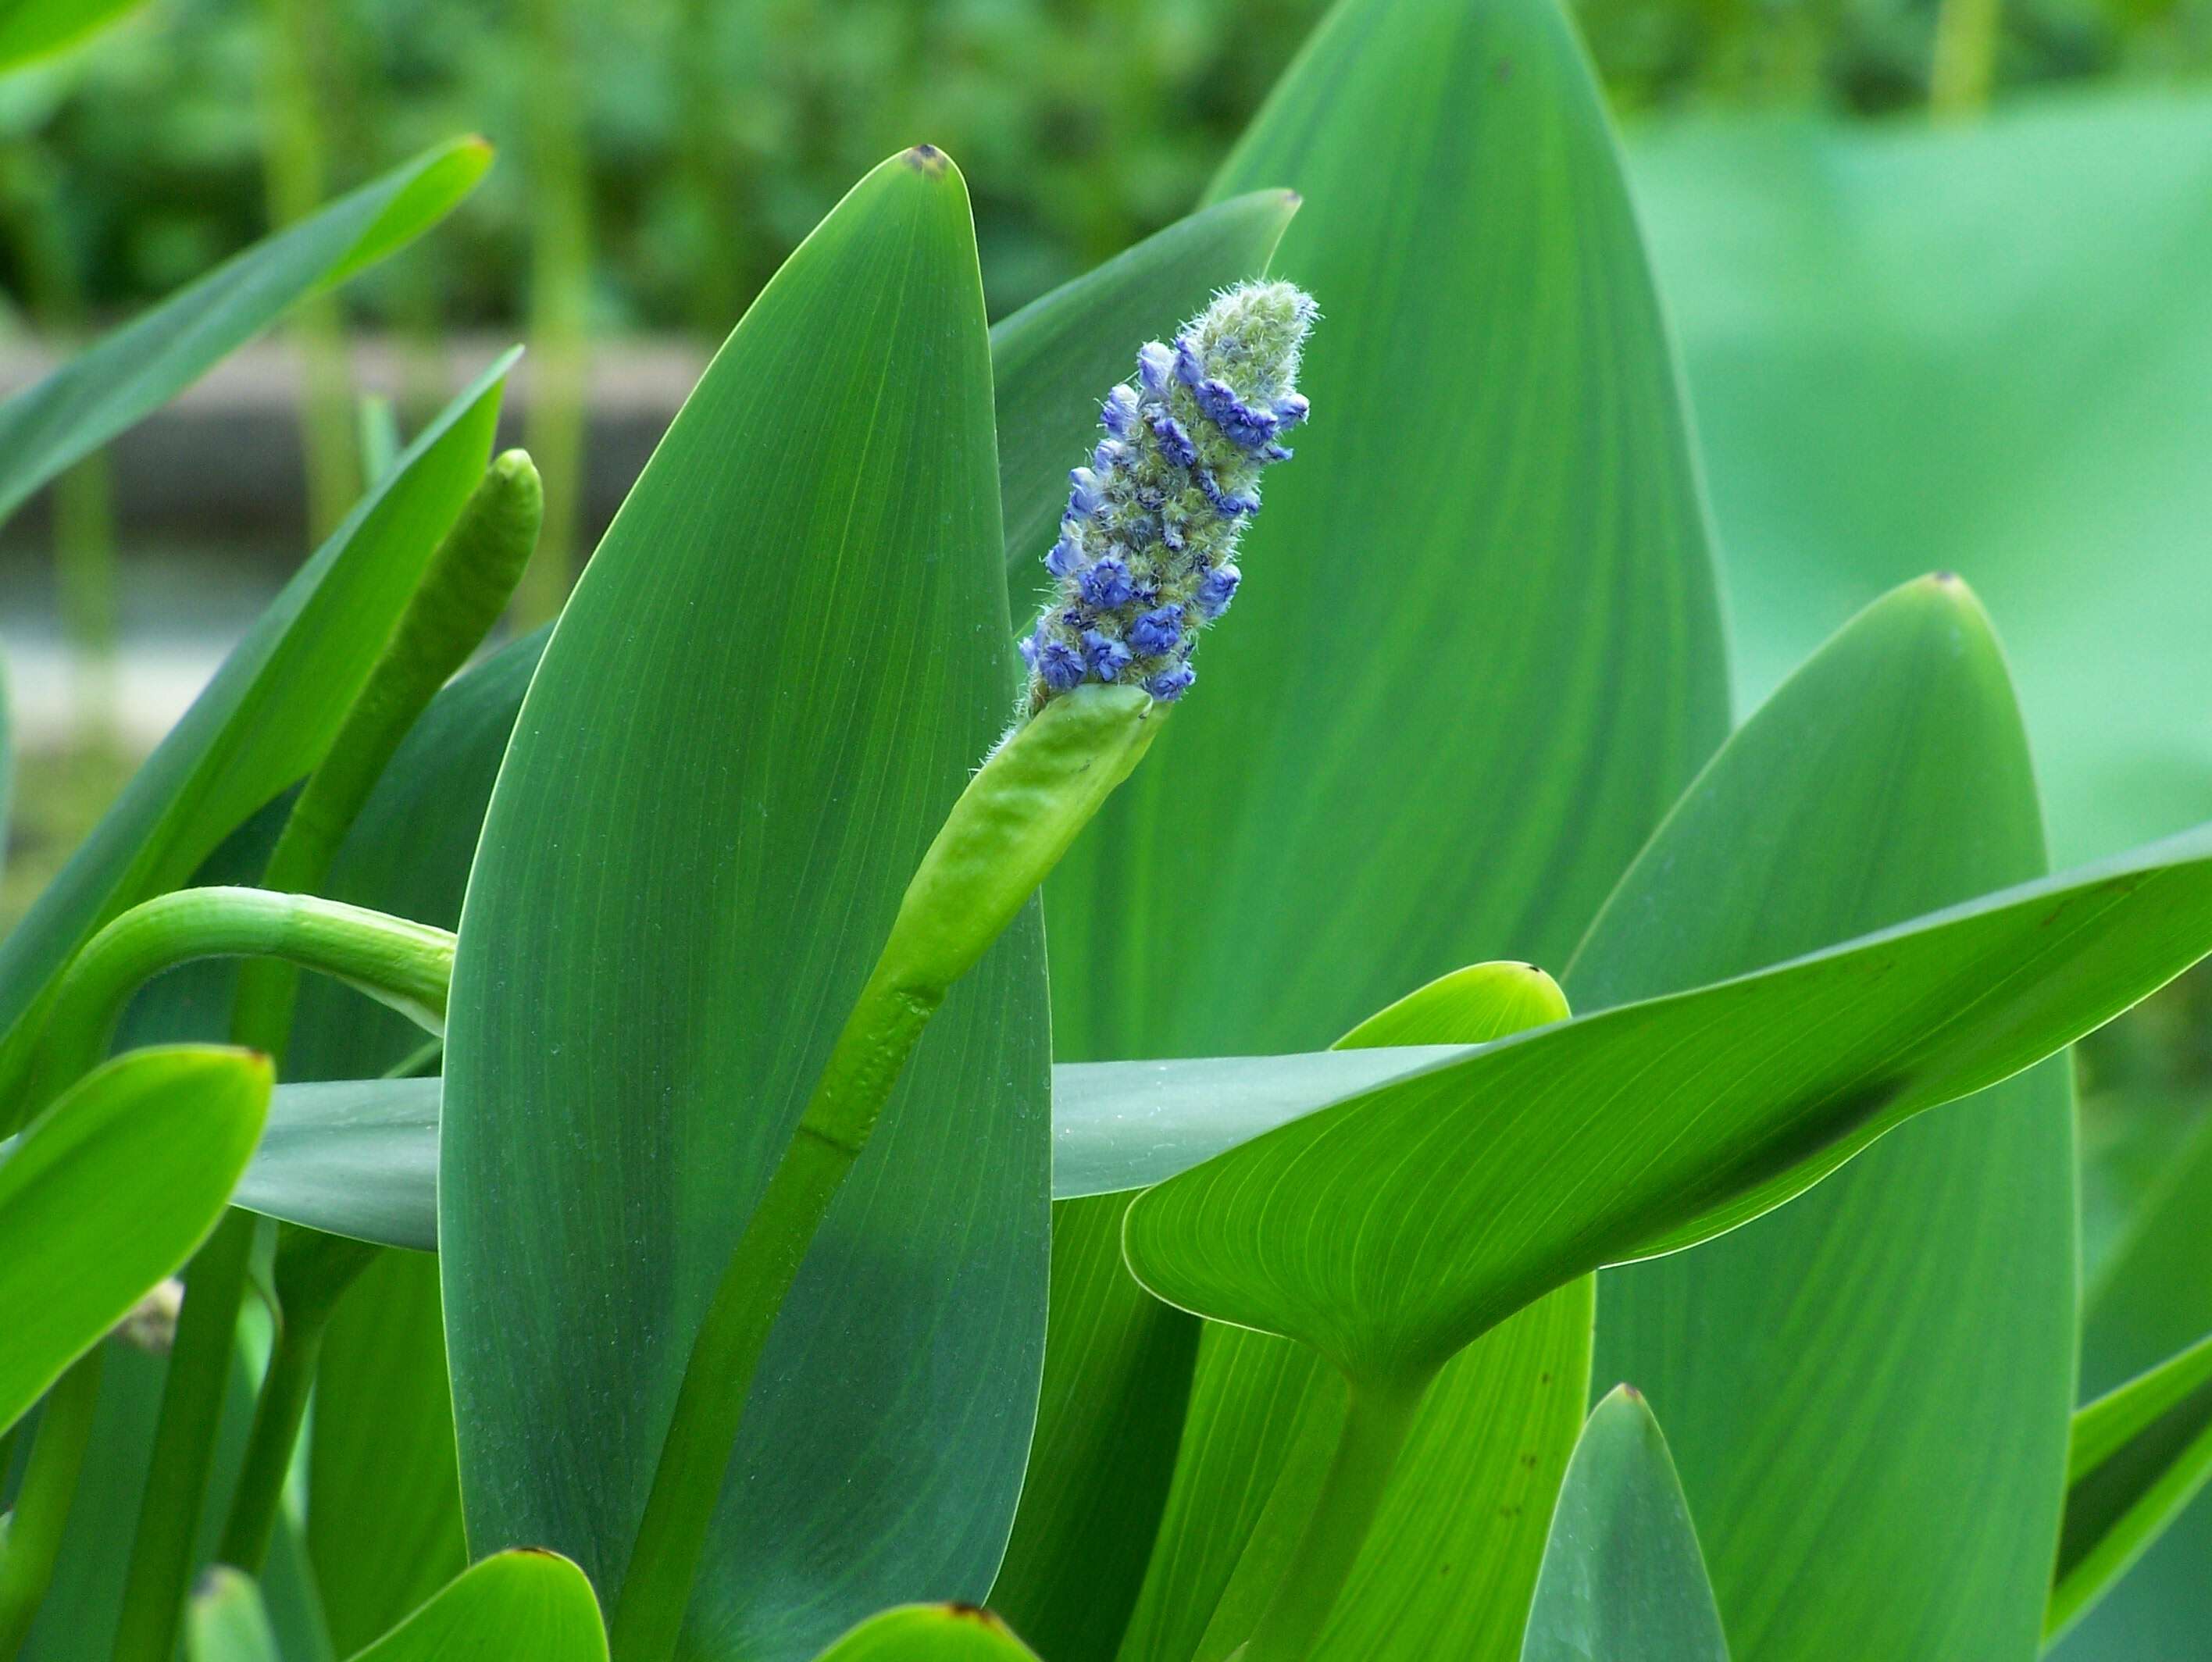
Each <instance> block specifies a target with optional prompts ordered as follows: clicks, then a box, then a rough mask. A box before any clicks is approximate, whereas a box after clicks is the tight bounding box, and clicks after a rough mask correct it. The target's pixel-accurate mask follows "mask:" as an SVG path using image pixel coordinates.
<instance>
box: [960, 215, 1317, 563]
mask: <svg viewBox="0 0 2212 1662" xmlns="http://www.w3.org/2000/svg"><path fill="white" fill-rule="evenodd" d="M1297 208H1298V202H1297V197H1295V196H1293V195H1292V194H1291V192H1290V191H1254V192H1252V193H1251V194H1250V195H1249V196H1243V197H1237V198H1236V199H1235V200H1234V201H1232V202H1224V203H1218V204H1216V205H1215V206H1213V207H1211V208H1206V209H1200V211H1199V212H1197V213H1195V214H1193V215H1190V217H1189V218H1188V219H1182V220H1178V221H1176V222H1175V223H1174V224H1173V225H1170V226H1169V227H1168V228H1167V229H1166V230H1164V231H1162V232H1160V233H1158V234H1157V235H1154V236H1150V237H1147V238H1146V239H1145V240H1144V241H1142V242H1140V243H1139V244H1138V245H1137V246H1135V247H1133V248H1131V249H1129V250H1128V251H1127V252H1125V253H1122V254H1120V255H1117V256H1116V257H1115V258H1113V259H1110V260H1109V261H1107V262H1106V264H1103V265H1102V266H1100V267H1098V268H1097V270H1094V271H1088V272H1085V274H1084V275H1083V276H1079V277H1078V278H1076V279H1075V281H1074V282H1067V283H1063V284H1061V285H1060V287H1059V288H1055V289H1054V290H1053V291H1052V292H1051V293H1050V294H1047V295H1045V296H1044V297H1043V298H1042V299H1040V300H1034V301H1032V302H1030V304H1029V305H1028V306H1024V307H1023V308H1022V309H1021V310H1020V311H1018V312H1015V313H1014V314H1013V316H1012V317H1010V318H1004V319H1002V320H1001V321H1000V323H999V324H998V325H996V326H994V328H993V329H992V331H991V373H992V376H993V378H994V379H995V381H996V382H997V385H998V395H997V406H998V422H999V486H1000V501H1001V509H1000V512H1001V513H1002V514H1003V516H1004V519H1005V522H1006V564H1007V567H1008V570H1009V572H1010V573H1011V574H1012V579H1013V586H1014V591H1015V593H1016V595H1017V596H1018V597H1027V596H1028V595H1029V593H1030V591H1031V590H1033V589H1037V588H1041V587H1042V585H1043V579H1042V578H1041V577H1040V578H1038V579H1037V581H1036V582H1035V583H1031V582H1030V581H1028V580H1027V579H1030V577H1032V576H1034V575H1036V573H1037V571H1038V569H1039V567H1037V563H1036V562H1037V561H1040V560H1042V558H1043V557H1044V551H1045V549H1046V548H1047V547H1048V546H1049V545H1050V543H1051V542H1052V538H1053V534H1054V533H1053V528H1054V525H1057V524H1058V523H1059V520H1060V513H1061V510H1062V509H1064V508H1065V507H1066V506H1067V470H1068V469H1069V468H1071V467H1073V466H1074V465H1075V464H1076V463H1077V462H1079V461H1080V460H1081V459H1082V458H1083V457H1084V456H1085V455H1086V454H1088V453H1089V452H1090V450H1091V446H1093V445H1095V444H1097V442H1098V406H1099V403H1100V401H1101V400H1103V398H1104V397H1105V396H1106V389H1107V388H1109V387H1110V386H1112V385H1114V384H1115V382H1116V381H1122V380H1127V379H1128V378H1129V376H1130V374H1131V373H1133V369H1134V366H1135V363H1136V357H1137V349H1138V347H1139V346H1141V345H1142V344H1143V343H1145V342H1146V341H1149V340H1156V339H1158V338H1159V337H1161V336H1163V335H1164V334H1165V333H1167V331H1170V330H1172V329H1173V328H1174V327H1175V326H1176V325H1177V324H1179V323H1181V322H1182V320H1183V319H1184V318H1188V317H1189V316H1191V315H1192V314H1193V313H1194V312H1197V311H1198V310H1199V309H1200V307H1202V306H1204V305H1205V304H1206V300H1208V299H1209V298H1210V297H1211V296H1212V294H1213V292H1214V291H1215V290H1216V289H1218V288H1227V287H1229V286H1230V285H1231V284H1232V283H1235V282H1240V281H1242V280H1243V279H1244V278H1247V277H1256V276H1260V275H1261V273H1262V272H1264V271H1265V270H1267V257H1268V256H1269V255H1270V254H1272V253H1273V252H1274V251H1275V245H1276V243H1277V242H1278V241H1279V240H1281V238H1282V234H1283V227H1285V226H1286V225H1288V224H1289V223H1290V222H1291V215H1292V214H1295V213H1296V212H1297Z"/></svg>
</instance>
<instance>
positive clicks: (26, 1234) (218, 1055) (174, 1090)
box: [0, 1046, 270, 1430]
mask: <svg viewBox="0 0 2212 1662" xmlns="http://www.w3.org/2000/svg"><path fill="white" fill-rule="evenodd" d="M269 1083H270V1081H269V1067H268V1065H267V1063H266V1062H264V1060H262V1059H261V1058H258V1057H255V1056H252V1055H250V1054H248V1053H247V1052H243V1051H228V1050H217V1049H215V1048H213V1047H211V1046H210V1047H205V1048H199V1047H194V1048H185V1047H178V1048H175V1049H170V1050H155V1051H138V1052H133V1053H132V1054H131V1055H129V1056H126V1057H124V1058H120V1059H118V1060H117V1061H114V1062H111V1063H109V1064H107V1065H106V1066H104V1067H101V1068H100V1069H98V1070H97V1071H94V1072H93V1073H91V1074H88V1075H87V1076H86V1077H85V1078H84V1079H82V1081H80V1082H79V1083H77V1084H76V1086H74V1087H72V1088H71V1089H70V1090H69V1091H67V1092H66V1093H64V1095H62V1097H61V1098H60V1099H59V1100H58V1101H56V1102H55V1103H54V1105H53V1106H52V1107H51V1108H50V1109H48V1110H47V1112H46V1113H44V1114H42V1115H41V1116H40V1118H39V1119H38V1120H37V1121H36V1122H35V1123H34V1124H33V1125H32V1126H31V1128H30V1130H29V1131H27V1133H26V1134H25V1135H24V1137H23V1138H22V1141H21V1143H19V1144H18V1145H17V1146H16V1148H15V1151H14V1152H13V1153H11V1154H10V1155H9V1156H8V1157H7V1160H6V1162H4V1163H0V1333H5V1334H6V1335H7V1336H8V1337H7V1342H6V1344H4V1345H0V1430H4V1429H5V1428H7V1427H9V1426H11V1425H13V1424H14V1423H15V1422H16V1420H17V1419H19V1418H21V1416H22V1414H23V1411H24V1410H26V1409H27V1408H28V1407H30V1405H31V1404H33V1403H34V1402H36V1401H37V1400H38V1399H39V1398H40V1395H41V1394H42V1393H43V1392H45V1391H46V1387H47V1386H50V1385H52V1383H53V1382H54V1381H55V1380H57V1379H58V1378H60V1377H61V1374H62V1370H63V1369H64V1368H67V1367H68V1366H69V1365H70V1363H71V1362H75V1361H76V1359H77V1357H79V1356H82V1355H83V1354H84V1353H85V1352H86V1351H87V1350H90V1349H91V1348H92V1346H93V1345H94V1344H97V1343H98V1342H99V1341H100V1339H101V1338H102V1337H104V1336H105V1335H106V1333H107V1331H108V1330H109V1329H111V1328H112V1327H113V1326H114V1325H115V1324H116V1323H117V1322H118V1321H119V1320H121V1319H123V1316H124V1314H125V1313H126V1312H127V1311H128V1310H129V1309H130V1308H131V1306H132V1305H133V1304H135V1303H136V1302H137V1301H138V1299H139V1298H140V1297H141V1296H142V1295H144V1294H145V1293H146V1292H147V1290H148V1289H150V1288H151V1287H153V1285H154V1284H155V1283H156V1282H158V1281H160V1280H161V1278H162V1277H165V1276H167V1275H169V1274H171V1273H173V1271H175V1270H176V1269H177V1267H178V1266H179V1265H181V1264H183V1263H184V1261H185V1259H187V1258H189V1257H191V1253H192V1249H193V1248H194V1247H196V1246H198V1245H199V1243H200V1242H201V1241H202V1240H204V1239H205V1238H206V1236H207V1234H208V1232H209V1231H210V1229H212V1228H214V1227H215V1223H216V1219H217V1218H219V1217H220V1216H222V1210H223V1205H224V1203H225V1202H226V1201H227V1200H228V1198H229V1195H230V1191H231V1187H232V1186H233V1185H234V1184H235V1183H236V1182H237V1181H238V1176H239V1174H240V1172H241V1171H243V1170H245V1168H246V1157H247V1156H249V1155H250V1154H252V1151H253V1142H254V1138H255V1137H258V1135H259V1134H260V1131H261V1119H262V1115H263V1114H264V1113H265V1112H266V1110H267V1108H268V1105H269Z"/></svg>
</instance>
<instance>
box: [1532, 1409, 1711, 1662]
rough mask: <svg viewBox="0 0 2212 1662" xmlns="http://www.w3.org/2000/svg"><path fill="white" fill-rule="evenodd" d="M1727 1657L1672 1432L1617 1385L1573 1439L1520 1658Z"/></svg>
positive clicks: (1556, 1661) (1692, 1660)
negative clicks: (1672, 1450) (1670, 1448)
mask: <svg viewBox="0 0 2212 1662" xmlns="http://www.w3.org/2000/svg"><path fill="white" fill-rule="evenodd" d="M1728 1654H1729V1647H1728V1641H1727V1639H1726V1638H1725V1637H1724V1636H1723V1635H1722V1632H1721V1618H1720V1612H1719V1611H1718V1610H1716V1609H1715V1608H1714V1606H1713V1590H1712V1587H1711V1585H1710V1584H1709V1583H1708V1582H1707V1581H1706V1580H1705V1559H1704V1557H1703V1556H1702V1555H1701V1554H1700V1553H1699V1550H1698V1532H1697V1529H1696V1527H1695V1526H1693V1525H1692V1523H1691V1521H1690V1507H1689V1503H1688V1502H1687V1501H1686V1500H1684V1498H1683V1496H1682V1485H1681V1483H1680V1481H1679V1480H1678V1479H1677V1478H1676V1477H1675V1475H1674V1460H1673V1459H1671V1458H1670V1457H1669V1456H1668V1452H1667V1439H1666V1438H1665V1437H1664V1436H1663V1435H1661V1433H1660V1430H1659V1422H1658V1421H1656V1420H1655V1419H1653V1418H1652V1417H1651V1410H1650V1405H1649V1404H1646V1403H1645V1401H1644V1398H1642V1397H1640V1396H1638V1394H1637V1393H1636V1392H1635V1391H1634V1390H1633V1389H1632V1388H1631V1387H1630V1386H1625V1385H1623V1386H1616V1387H1614V1389H1613V1391H1612V1392H1608V1393H1607V1396H1606V1398H1605V1400H1604V1401H1602V1402H1601V1403H1600V1404H1598V1405H1597V1407H1596V1408H1595V1410H1593V1411H1592V1412H1591V1414H1590V1416H1589V1425H1588V1426H1586V1427H1585V1428H1583V1435H1582V1440H1581V1441H1579V1442H1577V1444H1576V1445H1575V1457H1574V1459H1573V1460H1572V1462H1571V1463H1570V1464H1569V1465H1568V1467H1567V1477H1566V1482H1565V1483H1564V1484H1563V1485H1562V1486H1561V1487H1560V1489H1559V1510H1558V1511H1557V1512H1556V1513H1553V1516H1552V1538H1551V1539H1550V1541H1548V1542H1547V1544H1546V1545H1545V1548H1544V1569H1543V1574H1541V1576H1540V1577H1539V1578H1538V1580H1537V1582H1536V1597H1535V1603H1534V1604H1533V1605H1532V1606H1531V1607H1530V1609H1529V1611H1528V1641H1527V1642H1526V1643H1525V1644H1524V1645H1523V1646H1522V1650H1521V1657H1522V1662H1590V1659H1592V1658H1596V1657H1608V1658H1610V1657H1619V1658H1621V1659H1623V1662H1626V1659H1629V1658H1634V1659H1635V1662H1728Z"/></svg>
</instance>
